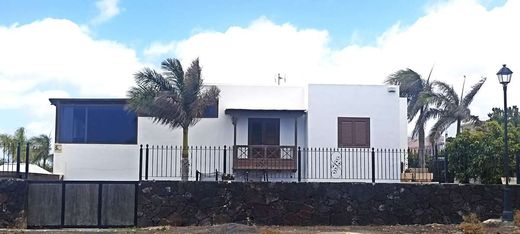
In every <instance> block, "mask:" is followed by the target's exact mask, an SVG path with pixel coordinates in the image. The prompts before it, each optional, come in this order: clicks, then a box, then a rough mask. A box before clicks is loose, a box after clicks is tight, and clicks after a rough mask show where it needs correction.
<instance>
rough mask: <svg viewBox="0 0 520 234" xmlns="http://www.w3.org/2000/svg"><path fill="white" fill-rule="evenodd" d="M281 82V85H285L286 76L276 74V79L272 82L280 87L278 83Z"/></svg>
mask: <svg viewBox="0 0 520 234" xmlns="http://www.w3.org/2000/svg"><path fill="white" fill-rule="evenodd" d="M282 80H283V83H284V84H285V83H286V82H287V79H286V76H285V75H284V76H283V77H282V76H280V73H278V74H277V76H276V78H275V79H274V82H276V84H278V85H280V83H281V82H282Z"/></svg>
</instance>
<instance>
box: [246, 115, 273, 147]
mask: <svg viewBox="0 0 520 234" xmlns="http://www.w3.org/2000/svg"><path fill="white" fill-rule="evenodd" d="M248 122H249V126H248V144H249V145H280V119H275V118H249V121H248Z"/></svg>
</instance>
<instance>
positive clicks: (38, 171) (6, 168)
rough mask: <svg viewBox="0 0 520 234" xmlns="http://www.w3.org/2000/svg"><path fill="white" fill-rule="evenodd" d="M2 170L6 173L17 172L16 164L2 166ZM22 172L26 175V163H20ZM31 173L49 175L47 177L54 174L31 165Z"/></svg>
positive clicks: (0, 167) (0, 166)
mask: <svg viewBox="0 0 520 234" xmlns="http://www.w3.org/2000/svg"><path fill="white" fill-rule="evenodd" d="M0 169H1V170H2V171H4V172H6V171H9V172H16V163H6V164H2V165H0ZM20 172H21V173H25V163H20ZM29 173H35V174H47V175H50V174H52V173H50V172H49V171H47V170H45V169H43V168H41V167H40V166H38V165H35V164H29Z"/></svg>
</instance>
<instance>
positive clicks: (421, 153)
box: [417, 108, 425, 168]
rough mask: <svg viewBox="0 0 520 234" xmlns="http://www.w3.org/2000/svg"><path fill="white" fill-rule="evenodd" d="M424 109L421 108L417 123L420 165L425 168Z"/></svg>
mask: <svg viewBox="0 0 520 234" xmlns="http://www.w3.org/2000/svg"><path fill="white" fill-rule="evenodd" d="M423 111H424V109H423V108H421V109H420V110H419V118H418V119H417V124H419V129H418V135H419V167H420V168H424V162H425V160H424V121H423Z"/></svg>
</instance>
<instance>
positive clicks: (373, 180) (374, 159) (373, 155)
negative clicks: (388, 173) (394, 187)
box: [372, 148, 376, 183]
mask: <svg viewBox="0 0 520 234" xmlns="http://www.w3.org/2000/svg"><path fill="white" fill-rule="evenodd" d="M372 183H376V152H375V151H374V148H372Z"/></svg>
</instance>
